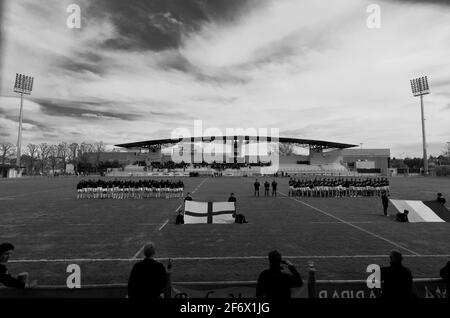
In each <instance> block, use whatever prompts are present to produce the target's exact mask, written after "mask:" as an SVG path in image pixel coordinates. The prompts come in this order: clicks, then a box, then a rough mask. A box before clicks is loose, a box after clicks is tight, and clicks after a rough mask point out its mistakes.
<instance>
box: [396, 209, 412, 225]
mask: <svg viewBox="0 0 450 318" xmlns="http://www.w3.org/2000/svg"><path fill="white" fill-rule="evenodd" d="M408 214H409V211H408V210H404V211H403V213H401V212H398V213H397V214H396V215H395V220H396V221H397V222H405V223H406V222H409V219H408Z"/></svg>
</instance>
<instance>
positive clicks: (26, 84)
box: [14, 73, 34, 173]
mask: <svg viewBox="0 0 450 318" xmlns="http://www.w3.org/2000/svg"><path fill="white" fill-rule="evenodd" d="M33 81H34V77H31V76H26V75H23V74H18V73H16V81H15V82H14V92H15V93H18V94H20V114H19V134H18V137H17V160H16V166H17V169H18V173H20V156H21V149H22V148H21V147H22V118H23V95H24V94H25V95H31V91H32V90H33Z"/></svg>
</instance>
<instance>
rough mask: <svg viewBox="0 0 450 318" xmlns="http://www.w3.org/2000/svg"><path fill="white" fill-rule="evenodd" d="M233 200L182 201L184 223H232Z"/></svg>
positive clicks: (234, 210) (234, 208) (234, 209)
mask: <svg viewBox="0 0 450 318" xmlns="http://www.w3.org/2000/svg"><path fill="white" fill-rule="evenodd" d="M235 212H236V207H235V205H234V202H197V201H185V202H184V224H198V223H216V224H230V223H234V218H233V213H235Z"/></svg>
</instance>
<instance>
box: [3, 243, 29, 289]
mask: <svg viewBox="0 0 450 318" xmlns="http://www.w3.org/2000/svg"><path fill="white" fill-rule="evenodd" d="M13 250H14V245H12V244H10V243H2V244H0V284H3V285H5V286H6V287H12V288H25V287H34V286H35V285H36V281H32V282H31V283H30V284H28V273H20V274H19V275H18V277H17V278H16V277H13V276H12V275H11V274H10V273H9V272H8V268H7V267H6V263H8V261H9V258H10V257H11V255H12V252H13Z"/></svg>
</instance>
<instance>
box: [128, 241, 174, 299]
mask: <svg viewBox="0 0 450 318" xmlns="http://www.w3.org/2000/svg"><path fill="white" fill-rule="evenodd" d="M155 252H156V251H155V245H154V244H153V243H148V244H147V245H145V246H144V256H145V258H144V259H143V260H142V261H140V262H138V263H136V264H135V265H134V266H133V269H132V270H131V273H130V277H129V279H128V297H129V298H130V299H131V300H137V301H143V300H149V299H156V298H158V297H159V296H160V295H161V293H162V292H163V291H164V288H165V287H166V282H167V272H166V269H165V268H164V265H163V264H161V263H159V262H157V261H155V260H154V259H153V257H154V256H155Z"/></svg>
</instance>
